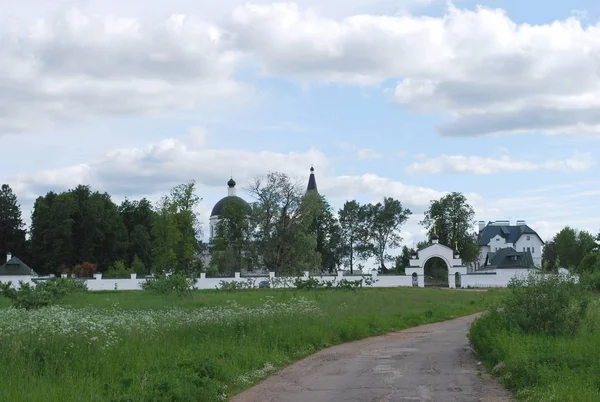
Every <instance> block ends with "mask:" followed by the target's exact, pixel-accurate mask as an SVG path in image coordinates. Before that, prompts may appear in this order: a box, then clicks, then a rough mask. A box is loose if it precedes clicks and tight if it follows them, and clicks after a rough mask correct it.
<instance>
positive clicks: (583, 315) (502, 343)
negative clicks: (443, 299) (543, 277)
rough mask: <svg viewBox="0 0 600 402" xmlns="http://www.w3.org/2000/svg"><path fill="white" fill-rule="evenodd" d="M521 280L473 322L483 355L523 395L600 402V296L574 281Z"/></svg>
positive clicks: (475, 339)
mask: <svg viewBox="0 0 600 402" xmlns="http://www.w3.org/2000/svg"><path fill="white" fill-rule="evenodd" d="M533 282H535V280H534V281H533ZM521 285H522V284H517V286H516V287H515V288H513V289H511V288H510V287H509V289H508V291H507V292H505V293H504V294H503V295H502V297H501V298H499V299H497V304H496V305H494V306H492V308H491V309H490V311H489V312H487V313H485V314H484V315H483V316H482V317H481V318H479V319H478V320H476V321H475V323H474V325H473V326H472V327H471V330H470V333H469V337H470V338H471V342H472V343H473V345H474V347H475V349H476V351H477V352H478V354H479V357H480V358H481V359H482V360H483V362H484V363H485V364H486V366H487V367H488V369H489V370H490V371H491V372H492V373H493V374H495V375H496V376H497V377H498V378H499V379H500V380H501V382H502V383H503V384H504V385H505V386H506V387H507V388H508V389H510V390H512V391H513V393H514V395H515V397H516V398H517V399H518V400H523V401H545V402H552V401H556V402H559V401H560V402H569V401H572V402H587V401H589V402H597V401H600V295H599V294H598V293H595V294H593V293H590V292H588V291H587V290H586V289H583V288H582V287H581V286H577V285H573V284H569V283H564V284H560V283H558V282H554V283H552V281H550V283H548V284H542V283H530V284H529V285H530V286H529V287H528V288H526V287H521Z"/></svg>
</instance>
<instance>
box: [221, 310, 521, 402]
mask: <svg viewBox="0 0 600 402" xmlns="http://www.w3.org/2000/svg"><path fill="white" fill-rule="evenodd" d="M476 316H477V315H471V316H468V317H462V318H458V319H455V320H452V321H446V322H441V323H436V324H429V325H424V326H421V327H416V328H412V329H408V330H405V331H400V332H395V333H391V334H388V335H384V336H380V337H375V338H368V339H365V340H362V341H357V342H352V343H347V344H343V345H338V346H334V347H331V348H329V349H325V350H322V351H321V352H318V353H316V354H314V355H312V356H310V357H308V358H306V359H304V360H302V361H300V362H298V363H295V364H293V365H292V366H290V367H287V368H286V369H284V370H282V371H280V372H279V373H277V374H275V375H273V376H272V377H270V378H268V379H267V380H266V381H264V382H263V383H261V384H259V385H257V386H255V387H254V388H251V389H249V390H247V391H245V392H243V393H241V394H239V395H237V396H236V397H234V398H233V399H232V401H235V402H250V401H272V402H335V401H361V402H366V401H370V402H375V401H381V402H383V401H385V402H392V401H434V402H446V401H448V402H450V401H461V402H470V401H484V402H500V401H510V400H512V399H511V397H510V394H509V393H508V392H507V391H506V390H504V389H503V388H502V387H501V386H499V385H498V383H497V382H496V381H495V380H494V379H493V378H490V377H489V376H488V375H487V374H486V373H485V370H484V368H483V367H482V366H481V365H478V362H477V360H476V359H475V357H474V355H473V352H472V350H471V348H470V347H469V344H468V340H467V336H466V334H467V331H468V330H469V326H470V324H471V322H472V321H473V320H474V319H475V318H476Z"/></svg>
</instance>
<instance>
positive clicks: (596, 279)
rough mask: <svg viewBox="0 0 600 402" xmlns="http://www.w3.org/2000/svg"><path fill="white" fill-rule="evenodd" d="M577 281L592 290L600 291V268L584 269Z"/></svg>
mask: <svg viewBox="0 0 600 402" xmlns="http://www.w3.org/2000/svg"><path fill="white" fill-rule="evenodd" d="M579 283H581V285H582V286H583V287H584V288H586V289H588V290H591V291H593V292H600V269H598V268H596V270H595V271H584V272H582V273H581V274H580V275H579Z"/></svg>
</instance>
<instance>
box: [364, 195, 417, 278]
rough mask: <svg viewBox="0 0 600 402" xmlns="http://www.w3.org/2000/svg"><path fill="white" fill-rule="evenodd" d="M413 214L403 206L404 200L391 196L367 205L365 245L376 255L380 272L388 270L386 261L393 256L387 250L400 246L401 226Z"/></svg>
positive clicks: (370, 252)
mask: <svg viewBox="0 0 600 402" xmlns="http://www.w3.org/2000/svg"><path fill="white" fill-rule="evenodd" d="M411 214H412V212H411V211H410V210H409V209H408V208H403V207H402V202H400V201H398V200H395V199H393V198H391V197H385V198H384V199H383V203H381V202H378V203H377V204H367V205H366V206H365V214H364V218H365V226H364V234H363V235H364V239H365V247H366V250H367V252H368V253H369V255H372V256H373V257H375V260H376V261H377V263H378V265H379V272H380V273H387V272H388V268H387V267H386V265H385V263H386V262H387V261H390V260H391V259H392V257H391V256H390V255H389V254H388V253H387V251H388V250H389V249H391V248H397V247H399V246H400V242H401V241H402V237H401V236H400V227H401V226H402V225H403V224H404V223H405V222H406V221H407V220H408V217H409V216H410V215H411Z"/></svg>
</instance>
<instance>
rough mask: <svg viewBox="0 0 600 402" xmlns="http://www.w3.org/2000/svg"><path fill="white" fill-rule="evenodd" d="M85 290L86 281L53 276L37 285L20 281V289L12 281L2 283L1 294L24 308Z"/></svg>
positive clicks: (0, 285) (43, 304)
mask: <svg viewBox="0 0 600 402" xmlns="http://www.w3.org/2000/svg"><path fill="white" fill-rule="evenodd" d="M83 291H87V285H86V284H85V282H83V281H81V280H74V279H67V278H52V279H49V280H47V281H40V282H37V283H36V284H35V285H31V284H30V283H25V282H23V281H19V288H18V289H15V288H14V287H13V286H12V283H11V282H8V283H0V295H2V296H4V297H7V298H8V299H10V300H11V301H12V304H13V306H14V307H16V308H24V309H36V308H41V307H45V306H48V305H50V304H53V303H55V302H57V301H58V300H60V299H62V298H63V297H64V296H66V295H68V294H72V293H78V292H83Z"/></svg>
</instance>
